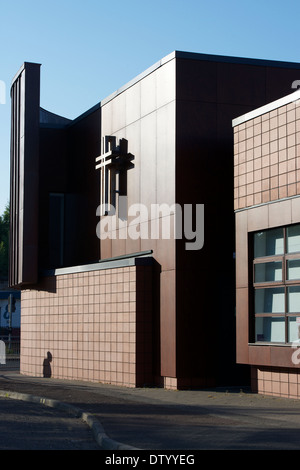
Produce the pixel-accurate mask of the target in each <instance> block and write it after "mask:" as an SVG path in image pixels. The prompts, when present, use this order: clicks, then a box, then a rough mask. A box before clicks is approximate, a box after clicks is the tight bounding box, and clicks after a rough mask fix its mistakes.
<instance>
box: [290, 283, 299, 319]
mask: <svg viewBox="0 0 300 470" xmlns="http://www.w3.org/2000/svg"><path fill="white" fill-rule="evenodd" d="M287 295H288V312H295V313H298V312H300V286H293V287H289V288H288V293H287Z"/></svg>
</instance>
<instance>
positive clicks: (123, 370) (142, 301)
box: [21, 266, 152, 387]
mask: <svg viewBox="0 0 300 470" xmlns="http://www.w3.org/2000/svg"><path fill="white" fill-rule="evenodd" d="M151 280H152V277H151V267H149V266H134V267H126V268H116V269H106V270H101V271H90V272H84V273H76V274H64V275H59V276H57V277H51V278H45V279H44V280H43V282H42V283H41V284H40V285H39V287H38V290H30V289H28V290H24V291H22V322H21V373H23V374H26V375H34V376H43V368H44V366H43V364H44V360H45V358H46V357H47V352H48V351H49V352H50V353H51V355H52V362H51V363H50V367H51V376H52V377H55V378H61V379H77V380H88V381H96V382H105V383H111V384H116V385H124V386H129V387H134V386H138V385H141V384H144V383H147V381H149V380H151V378H152V376H151V374H152V367H151V360H152V355H151V352H152V339H151V338H152V335H151V333H152V326H151V325H152V323H151V321H152V313H151V312H152V285H151V283H152V282H151Z"/></svg>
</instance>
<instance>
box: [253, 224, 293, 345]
mask: <svg viewBox="0 0 300 470" xmlns="http://www.w3.org/2000/svg"><path fill="white" fill-rule="evenodd" d="M293 226H299V227H300V224H291V225H286V226H281V227H274V229H275V230H276V229H279V228H280V229H282V230H283V254H278V255H274V254H273V255H269V256H267V255H266V256H258V257H256V258H255V257H254V240H255V235H256V234H257V233H260V232H267V231H271V230H274V229H273V228H268V229H262V230H258V231H256V232H253V233H252V238H251V241H252V243H251V254H250V256H251V260H250V273H249V274H250V276H251V281H250V282H251V285H252V294H253V295H252V301H251V302H250V312H251V313H250V315H251V325H252V326H250V328H249V332H250V334H251V336H252V338H253V339H254V344H260V345H261V344H263V345H266V344H273V345H274V344H280V345H285V344H287V345H291V344H292V342H293V341H289V318H297V317H298V318H299V326H300V305H299V310H298V311H297V312H289V311H288V309H289V307H288V289H289V287H293V286H297V287H299V289H300V275H299V279H287V275H288V261H289V260H299V262H300V250H299V251H297V252H292V253H287V231H288V228H289V227H293ZM272 262H280V263H281V273H282V278H281V280H274V281H270V280H267V281H257V280H256V278H255V266H257V265H259V264H266V263H272ZM272 287H273V288H283V289H284V312H267V313H266V312H259V313H257V312H256V310H255V292H256V291H257V290H258V289H268V288H272ZM257 318H284V328H285V330H284V339H285V341H284V342H278V341H277V342H276V341H272V340H257V337H256V335H257V333H256V319H257ZM296 321H297V320H296ZM299 341H300V338H299Z"/></svg>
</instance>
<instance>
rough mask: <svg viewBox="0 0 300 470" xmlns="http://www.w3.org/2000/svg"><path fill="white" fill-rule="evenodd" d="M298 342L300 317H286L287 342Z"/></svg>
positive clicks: (299, 338)
mask: <svg viewBox="0 0 300 470" xmlns="http://www.w3.org/2000/svg"><path fill="white" fill-rule="evenodd" d="M299 340H300V317H288V341H289V342H290V343H293V341H297V342H298V341H299Z"/></svg>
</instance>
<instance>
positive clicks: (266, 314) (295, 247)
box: [253, 224, 300, 343]
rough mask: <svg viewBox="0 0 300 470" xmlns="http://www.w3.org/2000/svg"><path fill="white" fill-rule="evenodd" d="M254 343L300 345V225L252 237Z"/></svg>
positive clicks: (268, 231) (260, 233) (264, 232)
mask: <svg viewBox="0 0 300 470" xmlns="http://www.w3.org/2000/svg"><path fill="white" fill-rule="evenodd" d="M253 252H254V260H253V287H254V302H253V309H254V315H255V329H254V330H255V331H254V334H255V342H261V341H263V342H274V343H292V342H294V341H300V224H299V225H291V226H289V227H280V228H276V229H269V230H264V231H261V232H256V233H255V234H254V237H253Z"/></svg>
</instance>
